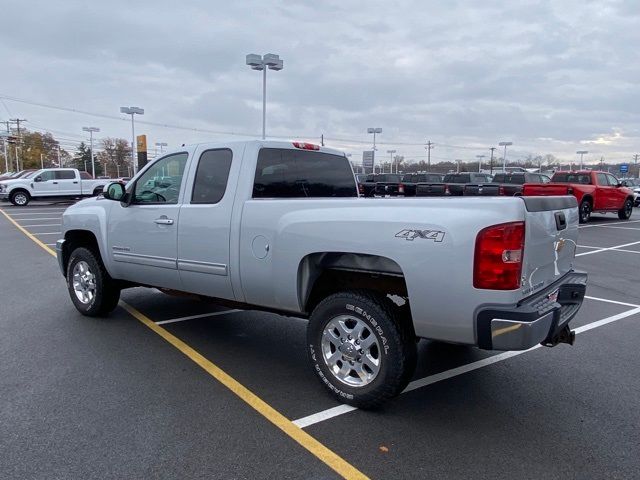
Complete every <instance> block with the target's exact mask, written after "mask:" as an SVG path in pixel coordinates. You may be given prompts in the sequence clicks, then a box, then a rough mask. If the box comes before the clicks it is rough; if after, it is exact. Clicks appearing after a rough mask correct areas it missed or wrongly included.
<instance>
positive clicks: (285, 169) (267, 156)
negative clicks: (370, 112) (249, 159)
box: [253, 148, 368, 198]
mask: <svg viewBox="0 0 640 480" xmlns="http://www.w3.org/2000/svg"><path fill="white" fill-rule="evenodd" d="M367 180H368V179H367ZM357 196H358V191H357V188H356V183H355V179H354V176H353V171H352V170H351V166H350V165H349V162H348V160H347V159H346V157H343V156H340V155H334V154H331V153H325V152H317V151H309V150H298V149H286V148H262V149H261V150H260V152H259V153H258V162H257V166H256V174H255V179H254V184H253V198H308V197H315V198H326V197H357Z"/></svg>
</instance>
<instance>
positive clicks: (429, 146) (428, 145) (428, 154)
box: [424, 140, 433, 172]
mask: <svg viewBox="0 0 640 480" xmlns="http://www.w3.org/2000/svg"><path fill="white" fill-rule="evenodd" d="M424 148H425V149H426V150H427V172H430V171H431V149H432V148H433V143H431V140H427V146H426V147H424Z"/></svg>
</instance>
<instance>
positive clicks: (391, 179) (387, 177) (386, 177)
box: [376, 173, 402, 183]
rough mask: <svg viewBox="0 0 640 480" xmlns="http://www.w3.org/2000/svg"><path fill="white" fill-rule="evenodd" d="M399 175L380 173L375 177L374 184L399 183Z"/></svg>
mask: <svg viewBox="0 0 640 480" xmlns="http://www.w3.org/2000/svg"><path fill="white" fill-rule="evenodd" d="M401 178H402V176H401V175H396V174H393V173H382V174H380V175H378V176H377V177H376V182H388V183H400V179H401Z"/></svg>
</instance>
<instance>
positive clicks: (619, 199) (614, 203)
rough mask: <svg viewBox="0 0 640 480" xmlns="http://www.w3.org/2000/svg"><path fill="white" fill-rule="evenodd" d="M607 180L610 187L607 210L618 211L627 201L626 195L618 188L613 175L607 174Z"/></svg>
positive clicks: (617, 182)
mask: <svg viewBox="0 0 640 480" xmlns="http://www.w3.org/2000/svg"><path fill="white" fill-rule="evenodd" d="M607 180H608V182H609V186H610V187H611V206H610V207H609V208H611V209H616V210H620V209H621V208H622V207H623V206H624V201H625V200H626V199H627V193H626V192H625V191H624V190H623V189H622V188H620V187H619V186H618V185H620V181H619V180H618V179H617V178H616V177H614V176H613V175H610V174H607Z"/></svg>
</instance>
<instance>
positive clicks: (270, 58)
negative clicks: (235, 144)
mask: <svg viewBox="0 0 640 480" xmlns="http://www.w3.org/2000/svg"><path fill="white" fill-rule="evenodd" d="M246 60H247V65H249V66H250V67H251V70H258V71H261V72H262V139H263V140H264V139H265V138H266V123H267V68H268V69H269V70H275V71H276V72H277V71H280V70H282V69H283V68H284V62H283V61H282V60H280V56H279V55H276V54H275V53H267V54H265V55H263V56H260V55H257V54H255V53H250V54H249V55H247V57H246Z"/></svg>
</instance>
